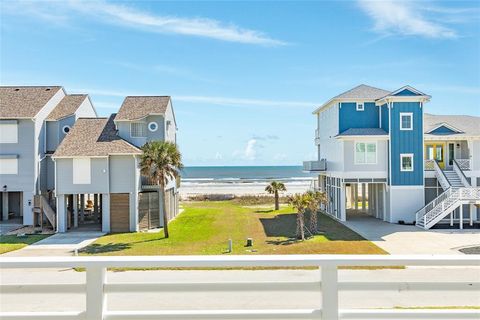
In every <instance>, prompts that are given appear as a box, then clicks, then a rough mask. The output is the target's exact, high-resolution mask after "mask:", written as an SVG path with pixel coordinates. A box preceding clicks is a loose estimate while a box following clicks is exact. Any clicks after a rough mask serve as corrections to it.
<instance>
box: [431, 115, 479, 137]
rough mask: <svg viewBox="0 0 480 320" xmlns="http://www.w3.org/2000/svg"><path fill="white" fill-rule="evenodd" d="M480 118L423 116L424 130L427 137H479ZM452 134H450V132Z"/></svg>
mask: <svg viewBox="0 0 480 320" xmlns="http://www.w3.org/2000/svg"><path fill="white" fill-rule="evenodd" d="M479 123H480V117H475V116H465V115H433V114H429V113H425V114H424V125H423V127H424V130H425V134H427V135H440V134H444V135H448V134H456V135H467V136H480V125H478V124H479ZM449 130H450V131H452V132H450V131H449Z"/></svg>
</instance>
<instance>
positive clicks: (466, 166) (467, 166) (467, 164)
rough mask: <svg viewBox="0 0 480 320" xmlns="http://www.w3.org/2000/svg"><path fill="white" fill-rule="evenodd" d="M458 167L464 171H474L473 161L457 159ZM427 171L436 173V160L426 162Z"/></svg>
mask: <svg viewBox="0 0 480 320" xmlns="http://www.w3.org/2000/svg"><path fill="white" fill-rule="evenodd" d="M455 161H456V162H457V164H458V166H459V168H460V169H462V170H472V167H471V165H472V161H471V160H470V159H455ZM424 163H425V167H424V168H425V171H435V164H434V163H435V160H431V159H426V160H425V162H424Z"/></svg>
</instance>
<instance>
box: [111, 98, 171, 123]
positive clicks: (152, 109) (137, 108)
mask: <svg viewBox="0 0 480 320" xmlns="http://www.w3.org/2000/svg"><path fill="white" fill-rule="evenodd" d="M169 103H170V97H169V96H128V97H126V98H125V100H123V103H122V106H121V107H120V110H119V111H118V114H117V116H116V118H115V121H132V120H139V119H143V118H145V117H147V116H149V115H151V114H161V115H163V114H165V112H166V111H167V108H168V105H169Z"/></svg>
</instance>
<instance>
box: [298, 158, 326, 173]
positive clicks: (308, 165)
mask: <svg viewBox="0 0 480 320" xmlns="http://www.w3.org/2000/svg"><path fill="white" fill-rule="evenodd" d="M303 170H304V171H325V170H327V159H321V160H315V161H304V162H303Z"/></svg>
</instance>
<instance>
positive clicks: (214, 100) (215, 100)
mask: <svg viewBox="0 0 480 320" xmlns="http://www.w3.org/2000/svg"><path fill="white" fill-rule="evenodd" d="M71 87H72V88H73V89H71V90H72V91H75V92H83V93H88V94H91V95H98V96H106V97H121V98H124V97H126V96H128V95H131V96H149V95H155V94H156V95H159V94H163V93H162V92H157V93H152V92H131V91H115V90H98V89H89V88H81V87H80V88H79V87H75V86H71ZM69 88H70V86H69ZM172 99H173V100H175V101H183V102H189V103H208V104H213V105H222V106H259V107H307V108H310V109H312V108H314V107H315V106H316V105H318V102H308V101H291V100H269V99H249V98H236V97H218V96H184V95H176V94H172ZM119 107H120V106H119Z"/></svg>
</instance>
